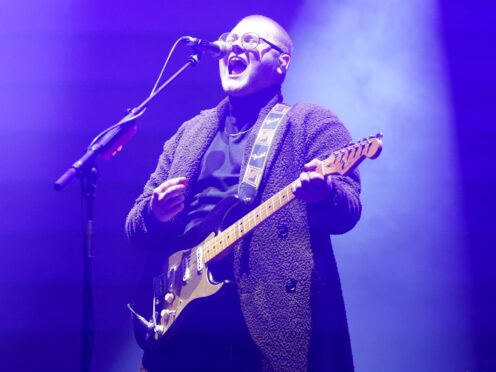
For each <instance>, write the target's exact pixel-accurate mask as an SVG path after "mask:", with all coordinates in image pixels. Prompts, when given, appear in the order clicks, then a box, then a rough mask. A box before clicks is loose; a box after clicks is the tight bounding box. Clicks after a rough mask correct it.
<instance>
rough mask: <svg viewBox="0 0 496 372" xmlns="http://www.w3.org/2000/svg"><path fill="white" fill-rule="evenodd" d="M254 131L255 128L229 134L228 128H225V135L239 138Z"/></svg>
mask: <svg viewBox="0 0 496 372" xmlns="http://www.w3.org/2000/svg"><path fill="white" fill-rule="evenodd" d="M252 129H253V126H252V127H251V128H248V129H247V130H244V131H241V132H238V133H227V132H226V128H224V134H226V135H228V136H229V137H237V136H241V135H242V134H245V133H248V132H249V131H250V130H252Z"/></svg>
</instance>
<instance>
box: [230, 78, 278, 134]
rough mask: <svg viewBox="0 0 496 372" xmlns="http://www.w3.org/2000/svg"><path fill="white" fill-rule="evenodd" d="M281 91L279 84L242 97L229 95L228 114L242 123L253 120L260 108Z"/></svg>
mask: <svg viewBox="0 0 496 372" xmlns="http://www.w3.org/2000/svg"><path fill="white" fill-rule="evenodd" d="M280 93H281V87H280V86H273V87H269V88H265V89H262V90H260V91H258V92H255V93H253V94H250V95H248V96H243V97H232V96H229V115H230V116H232V117H234V118H236V122H238V123H239V124H242V125H244V123H246V122H250V121H254V120H253V119H255V120H256V118H257V117H258V113H259V112H260V110H261V109H262V108H263V107H264V106H266V105H267V103H269V101H270V100H271V99H272V98H273V97H274V96H275V95H276V94H280Z"/></svg>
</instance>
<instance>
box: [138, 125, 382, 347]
mask: <svg viewBox="0 0 496 372" xmlns="http://www.w3.org/2000/svg"><path fill="white" fill-rule="evenodd" d="M381 138H382V134H377V135H375V136H370V137H369V138H366V139H363V140H361V141H359V142H356V143H352V144H349V145H348V146H346V147H344V148H342V149H339V150H337V151H334V152H333V153H332V154H331V155H330V156H329V157H328V158H327V159H325V160H322V161H321V163H320V165H319V167H318V168H317V170H316V171H317V172H318V173H320V174H322V175H323V176H326V175H333V174H340V175H346V174H347V173H348V172H350V171H352V170H353V169H355V168H356V167H357V166H358V165H359V164H360V163H361V162H362V161H363V160H365V159H366V158H370V159H375V158H377V157H378V156H379V154H380V153H381V150H382V141H381ZM294 198H295V195H294V194H293V193H292V191H291V184H290V185H288V186H286V187H285V188H283V189H282V190H280V191H279V192H278V193H276V194H275V195H273V196H272V197H271V198H269V199H267V200H266V201H264V202H263V203H262V204H260V205H259V206H258V207H256V208H254V209H253V210H251V211H250V212H249V213H248V214H246V215H245V216H244V217H243V218H241V219H239V220H237V221H236V222H234V223H232V224H231V225H230V226H229V227H227V228H226V229H224V230H223V231H220V230H219V231H215V230H214V229H212V227H214V228H218V227H219V226H222V222H223V221H225V217H226V216H227V215H228V214H229V213H230V211H232V210H233V208H234V207H235V206H236V205H237V204H238V199H237V198H235V197H233V198H227V199H225V200H223V201H222V202H221V203H219V204H218V205H217V206H216V207H215V208H214V209H213V210H212V212H210V213H209V215H208V216H207V218H206V220H205V221H204V222H203V223H202V224H201V227H199V228H196V229H195V228H193V229H192V231H190V232H188V234H187V235H188V237H185V238H184V239H183V244H180V245H181V246H190V247H193V248H190V249H184V250H180V251H178V252H175V253H173V254H172V255H170V256H169V257H165V256H164V254H162V256H161V255H160V253H158V256H156V257H155V259H154V260H152V262H150V263H149V264H151V266H149V267H148V268H147V270H146V271H148V272H151V275H150V276H149V277H148V279H146V280H145V281H144V283H143V281H142V285H141V288H139V290H138V298H137V299H136V308H134V307H132V306H131V305H128V308H129V310H130V311H131V312H132V313H133V314H134V318H135V322H134V323H135V326H134V328H135V334H136V339H137V341H138V344H139V345H140V346H141V347H142V348H143V349H145V350H146V349H150V348H154V347H156V346H157V344H158V343H159V341H161V340H163V339H164V338H165V336H169V335H170V334H172V333H173V332H174V329H175V328H177V327H178V323H179V322H178V319H179V320H181V319H183V318H185V317H186V315H185V314H183V312H184V310H185V309H186V308H187V307H188V308H189V307H190V306H188V305H189V304H190V303H191V302H192V301H193V300H196V299H200V298H202V297H208V296H211V295H213V294H215V293H217V292H218V291H219V290H220V289H221V288H222V286H223V285H224V284H225V283H224V282H216V281H215V279H214V278H213V275H212V273H211V270H210V269H211V265H212V264H213V263H215V262H217V261H219V260H220V259H222V258H223V257H224V256H225V255H227V254H228V253H229V252H230V248H231V247H232V246H233V244H234V243H236V242H237V241H239V240H240V239H241V238H243V237H244V236H245V235H246V234H248V233H249V232H250V231H252V230H253V229H255V228H256V227H257V226H258V225H259V224H261V223H262V222H263V221H265V220H266V219H267V218H269V217H270V216H271V215H273V214H274V213H275V212H277V211H278V210H279V209H281V208H283V207H284V206H286V205H287V204H288V203H289V202H291V201H292V200H293V199H294ZM209 233H210V234H209ZM208 234H209V235H208ZM207 235H208V237H207V238H206V239H204V238H205V236H207ZM202 239H204V240H202ZM184 242H186V243H184ZM145 311H146V312H150V311H151V313H152V316H151V318H150V319H146V318H144V317H143V316H141V315H140V313H141V314H143V313H144V312H145Z"/></svg>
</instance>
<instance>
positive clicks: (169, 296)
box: [164, 293, 174, 304]
mask: <svg viewBox="0 0 496 372" xmlns="http://www.w3.org/2000/svg"><path fill="white" fill-rule="evenodd" d="M164 300H165V302H167V303H168V304H171V303H172V301H174V294H173V293H167V294H166V295H165V296H164Z"/></svg>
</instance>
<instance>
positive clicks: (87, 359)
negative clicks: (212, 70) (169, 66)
mask: <svg viewBox="0 0 496 372" xmlns="http://www.w3.org/2000/svg"><path fill="white" fill-rule="evenodd" d="M199 59H200V53H198V52H196V51H195V53H194V54H192V55H191V56H189V58H188V61H187V62H186V63H185V64H184V65H183V66H182V67H181V68H180V69H179V70H178V71H177V72H176V73H175V74H174V75H172V76H171V77H170V78H169V79H168V80H167V81H165V82H164V83H163V84H162V85H161V86H160V87H159V88H158V89H156V90H155V91H154V92H153V93H152V94H151V95H150V96H149V97H147V98H146V99H145V100H144V101H143V102H142V103H141V104H140V105H139V106H137V107H135V108H133V109H132V110H128V113H127V115H126V116H124V118H122V119H121V120H120V121H119V122H118V123H117V124H115V125H112V126H111V127H109V128H107V129H106V130H104V131H103V132H101V133H100V134H99V135H98V136H96V137H95V139H94V140H93V141H92V143H91V144H90V146H89V147H88V149H87V151H86V153H85V154H84V155H83V156H82V157H81V158H80V159H79V160H77V161H76V162H75V163H74V164H72V166H71V167H70V168H69V169H68V170H67V171H65V173H64V174H62V176H60V177H59V179H58V180H57V181H55V184H54V187H55V190H58V191H60V190H62V189H63V188H64V187H65V186H67V184H69V182H71V181H72V180H73V179H74V178H75V177H78V178H80V179H81V189H82V209H83V260H84V263H83V265H84V270H83V304H82V329H81V364H80V366H81V372H89V371H90V368H91V359H92V354H93V344H94V338H95V327H94V318H95V316H94V308H93V288H92V263H93V257H94V256H93V251H92V241H93V207H94V198H95V190H96V181H97V178H98V171H97V169H96V166H95V160H96V158H97V157H98V155H104V156H109V157H110V156H113V155H115V154H116V153H117V152H118V151H120V149H121V148H122V146H123V145H124V144H126V143H127V142H128V141H129V140H130V137H131V136H132V135H133V134H134V133H135V131H136V119H137V118H138V117H139V116H141V115H142V114H143V113H144V112H145V109H146V107H147V105H148V104H149V103H150V102H151V101H152V100H153V99H154V98H155V97H156V96H157V95H158V94H159V93H160V92H162V91H163V90H164V89H165V88H166V87H167V86H168V85H169V84H170V83H172V82H173V81H174V80H175V79H176V78H177V77H179V75H181V74H182V73H183V72H184V71H186V70H187V69H189V68H190V67H192V66H194V65H196V64H197V63H198V61H199Z"/></svg>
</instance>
